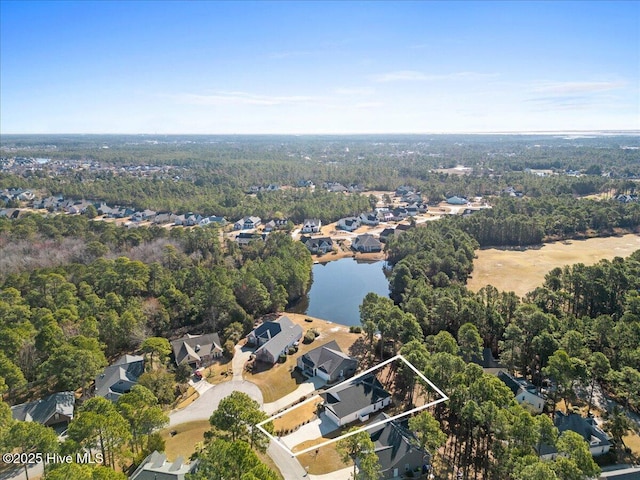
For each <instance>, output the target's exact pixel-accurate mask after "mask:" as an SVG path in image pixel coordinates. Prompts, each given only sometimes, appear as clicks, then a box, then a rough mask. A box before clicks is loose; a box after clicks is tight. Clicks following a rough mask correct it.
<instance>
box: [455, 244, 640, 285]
mask: <svg viewBox="0 0 640 480" xmlns="http://www.w3.org/2000/svg"><path fill="white" fill-rule="evenodd" d="M638 249H640V235H637V234H628V235H622V236H619V237H606V238H590V239H588V240H569V241H567V242H554V243H547V244H544V245H542V246H541V247H539V248H530V249H527V250H523V251H520V250H505V249H497V248H488V249H485V250H479V251H478V252H477V258H476V259H475V261H474V262H473V276H472V278H470V279H469V281H468V282H467V286H468V287H469V289H470V290H472V291H474V292H477V291H478V290H480V289H481V288H482V287H484V286H486V285H493V286H494V287H496V288H497V289H498V290H500V291H514V292H515V293H516V294H517V295H519V296H523V295H525V294H526V293H527V292H530V291H532V290H534V289H535V288H536V287H538V286H540V285H541V284H542V283H543V282H544V276H545V275H546V274H547V273H548V272H549V271H550V270H552V269H553V268H555V267H562V266H564V265H572V264H574V263H584V264H585V265H593V264H595V263H597V262H598V261H600V260H603V259H607V260H612V259H613V258H614V257H626V256H628V255H630V254H631V253H633V252H635V251H636V250H638Z"/></svg>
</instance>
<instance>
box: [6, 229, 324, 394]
mask: <svg viewBox="0 0 640 480" xmlns="http://www.w3.org/2000/svg"><path fill="white" fill-rule="evenodd" d="M25 222H27V219H25V220H24V221H23V220H19V221H17V222H15V223H14V222H10V224H9V226H7V225H4V228H3V230H2V233H0V239H1V240H2V241H0V245H2V247H0V248H2V249H3V250H2V254H3V255H2V256H3V258H4V254H5V253H6V252H7V251H8V250H7V249H10V248H11V245H12V244H13V242H14V241H18V242H20V240H17V239H16V237H22V238H25V237H23V235H25V234H27V237H26V238H27V240H22V241H29V242H34V243H36V244H38V243H40V245H44V244H46V241H45V239H44V233H42V232H45V231H48V232H49V234H51V233H52V230H53V229H55V230H56V232H57V234H58V235H60V236H61V237H62V238H61V240H60V241H61V242H64V241H66V240H68V239H70V238H72V237H71V236H72V235H74V234H76V235H77V237H75V236H73V238H76V239H77V241H78V243H79V244H81V245H82V248H80V249H79V250H80V251H79V252H76V253H77V254H78V255H77V258H74V259H66V260H67V261H66V262H65V261H61V262H60V263H58V264H56V265H52V266H51V267H50V268H31V269H27V270H24V269H22V268H20V265H15V264H12V263H11V261H13V262H16V260H17V257H13V258H12V259H11V260H9V261H6V262H5V263H4V266H8V267H9V268H7V269H6V270H5V269H3V272H2V273H3V275H2V278H1V279H0V379H1V380H2V385H3V391H5V390H6V389H7V388H9V389H14V390H15V389H16V388H18V387H22V386H24V385H25V384H26V383H27V382H34V381H38V382H40V384H41V386H42V388H43V389H44V390H45V391H46V390H49V391H52V390H60V389H74V390H75V389H77V388H80V387H84V386H86V385H87V384H88V383H89V382H90V381H91V380H92V379H93V378H94V377H95V375H96V374H97V372H98V371H100V369H101V368H103V367H104V366H105V364H106V359H105V355H106V356H107V357H112V356H114V355H117V354H119V353H120V352H124V351H131V350H134V349H136V348H138V347H139V345H140V344H141V343H142V341H143V340H144V339H145V338H147V337H149V336H152V335H153V336H160V337H177V336H180V335H182V334H184V333H186V332H190V333H198V332H211V331H217V332H221V334H222V337H223V338H224V340H231V343H232V344H233V343H235V342H237V341H238V340H239V339H240V338H241V337H242V335H243V334H245V333H247V332H248V330H250V328H251V327H252V325H253V321H254V317H256V316H260V315H262V314H265V313H270V312H276V311H281V310H283V309H284V307H285V306H286V305H287V304H288V303H289V302H294V301H296V300H297V299H298V298H299V297H300V296H302V295H304V294H305V293H306V292H307V290H308V289H309V287H310V282H311V267H312V260H311V256H310V254H309V252H308V251H307V249H306V248H305V247H304V246H303V245H302V244H301V243H300V242H294V241H293V240H292V239H291V237H290V236H289V235H287V234H284V233H273V234H271V235H270V236H269V237H268V238H267V240H266V241H264V242H263V241H256V242H254V243H253V244H251V245H250V246H249V247H247V248H245V249H239V248H238V247H237V246H236V245H235V244H234V243H230V244H229V245H228V247H227V248H225V249H223V248H222V246H221V245H220V243H219V232H218V230H217V229H215V228H199V229H194V230H191V231H189V230H183V229H180V231H179V233H174V234H173V235H171V236H167V234H166V231H165V232H162V229H157V230H155V231H154V230H147V229H137V230H136V231H135V232H136V233H137V234H138V235H139V237H137V238H136V241H135V242H133V243H135V245H133V244H132V243H128V241H127V240H125V239H126V238H127V235H128V233H127V230H126V229H123V228H117V227H113V226H107V224H103V225H99V224H100V223H102V222H89V221H88V220H86V219H83V218H81V217H53V218H42V217H40V218H37V217H36V218H32V219H31V220H30V221H29V222H27V223H26V224H25ZM30 222H33V223H30ZM27 226H28V228H27ZM71 226H75V227H77V229H76V230H75V231H74V229H73V228H72V227H71ZM25 229H27V232H25ZM65 229H68V230H65ZM95 229H97V230H98V231H96V230H95ZM103 229H104V230H103ZM176 232H177V231H176ZM63 235H68V236H63ZM54 237H55V235H54ZM51 241H55V240H51ZM62 245H64V244H62ZM52 246H53V245H49V247H52ZM61 260H65V259H61ZM27 263H28V262H27Z"/></svg>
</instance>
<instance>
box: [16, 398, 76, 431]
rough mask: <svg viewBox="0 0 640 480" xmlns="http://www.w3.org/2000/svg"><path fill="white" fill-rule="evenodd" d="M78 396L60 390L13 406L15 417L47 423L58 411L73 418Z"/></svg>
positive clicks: (26, 420) (25, 420)
mask: <svg viewBox="0 0 640 480" xmlns="http://www.w3.org/2000/svg"><path fill="white" fill-rule="evenodd" d="M75 403H76V397H75V394H74V393H73V392H58V393H54V394H53V395H49V396H48V397H45V398H41V399H40V400H36V401H34V402H28V403H22V404H20V405H14V406H13V407H11V415H12V416H13V418H14V419H16V420H20V421H23V422H36V423H42V424H45V423H47V422H48V421H49V420H50V419H51V417H53V416H54V415H55V414H56V413H59V414H60V415H65V416H67V417H69V418H73V407H74V405H75Z"/></svg>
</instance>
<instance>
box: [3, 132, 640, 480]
mask: <svg viewBox="0 0 640 480" xmlns="http://www.w3.org/2000/svg"><path fill="white" fill-rule="evenodd" d="M639 146H640V145H638V137H634V136H605V137H595V138H570V137H560V136H558V137H551V136H549V137H542V136H473V137H471V136H428V137H419V136H392V137H385V138H384V139H383V138H379V137H375V136H373V137H372V136H361V137H347V138H343V137H331V136H324V137H278V136H269V137H242V136H238V137H199V136H193V137H191V136H187V137H145V136H129V137H116V136H87V137H81V138H80V137H70V136H65V137H63V136H50V137H46V138H41V137H29V136H3V137H2V139H1V145H0V147H1V149H2V156H3V159H2V161H3V162H4V163H2V164H0V165H1V166H2V170H0V190H1V189H4V188H18V187H21V188H29V189H32V190H34V191H36V192H38V194H39V195H42V196H46V195H63V196H64V197H65V198H72V199H92V200H96V201H105V202H108V203H112V204H119V205H129V206H133V207H136V208H141V209H142V208H150V209H157V210H170V211H173V212H176V213H183V212H187V211H197V212H201V213H203V214H209V215H212V214H216V215H225V216H228V217H229V218H231V219H236V218H240V217H243V216H245V215H259V216H261V217H263V218H288V219H290V220H292V221H294V222H300V221H302V220H303V219H305V218H320V219H321V220H322V221H323V222H330V221H334V220H336V219H338V218H340V217H344V216H346V215H351V214H359V213H361V212H364V211H368V210H370V209H371V208H372V204H373V201H372V199H371V198H370V197H369V195H368V193H367V192H366V191H365V192H362V193H359V191H356V192H353V193H348V194H342V193H339V194H335V193H330V192H327V191H326V190H325V189H323V188H321V185H322V183H323V182H325V181H333V182H341V183H343V184H344V185H352V184H357V185H359V186H360V187H362V188H363V189H369V190H374V189H375V190H385V191H393V190H394V189H395V188H397V187H398V186H400V185H412V186H414V188H415V189H416V190H419V191H420V192H421V193H422V195H423V198H424V199H425V200H428V201H429V203H430V204H437V203H438V202H440V201H441V200H443V199H445V198H447V197H448V196H451V195H460V196H465V197H467V198H472V197H475V196H482V197H483V199H484V201H486V202H488V203H489V204H490V205H491V207H492V208H490V209H483V210H481V211H478V212H475V213H473V214H470V215H460V216H450V217H447V218H444V219H441V220H439V221H437V222H428V225H426V226H424V225H423V226H420V227H418V228H411V229H410V230H408V231H407V232H405V233H403V234H402V235H394V236H393V237H392V239H390V240H389V242H388V243H387V245H386V248H385V252H386V255H387V260H388V267H387V273H388V278H389V290H390V295H389V297H379V296H377V295H374V294H369V295H368V296H367V297H366V298H365V300H364V301H363V304H362V306H361V321H362V328H363V330H364V332H365V335H366V338H367V340H368V341H369V342H370V347H371V348H370V350H371V353H372V354H373V353H374V352H375V353H376V354H377V355H379V356H380V357H384V356H388V355H390V354H393V353H397V352H400V353H403V354H404V355H405V356H406V357H407V358H408V359H410V360H411V362H412V363H413V364H414V365H416V366H417V367H418V368H420V369H421V370H422V371H423V372H424V373H425V374H426V375H427V376H428V377H429V378H431V379H432V380H433V381H434V382H435V383H436V384H437V385H438V386H440V388H442V389H443V390H444V391H445V392H447V394H448V395H449V396H450V401H449V402H446V403H445V404H442V405H439V406H438V407H437V408H436V410H435V411H434V412H433V414H434V418H437V421H436V423H437V425H434V424H433V422H432V419H431V420H430V419H429V418H426V417H425V418H421V419H420V421H423V423H422V424H420V422H418V421H417V420H416V421H415V424H416V430H419V428H422V427H420V425H423V426H424V428H427V427H429V428H430V429H431V430H430V431H431V432H432V433H431V434H429V435H428V437H429V438H431V439H432V441H431V443H428V445H430V449H431V450H433V451H434V452H436V451H437V452H439V453H437V454H435V460H434V465H436V466H439V467H441V468H443V471H444V465H459V466H460V468H461V471H462V472H463V475H464V478H474V479H477V478H500V479H514V480H528V479H534V478H545V479H553V478H558V479H563V480H564V479H567V480H569V479H580V478H586V477H589V476H593V475H594V474H595V473H597V471H598V467H597V465H595V463H593V460H592V459H591V457H590V455H588V452H587V455H586V456H585V454H584V446H583V445H581V443H580V442H577V441H576V439H575V438H572V436H571V435H563V436H560V437H559V438H557V437H558V435H557V431H556V430H555V429H554V427H553V425H552V424H551V420H550V417H549V416H547V415H540V416H536V417H534V416H532V415H531V414H530V413H529V412H528V411H526V410H525V409H524V408H523V407H521V406H519V405H518V404H517V403H516V402H515V401H514V399H513V395H512V394H511V392H510V391H509V390H508V389H507V388H506V387H505V385H504V384H502V383H501V382H500V381H498V380H497V379H496V378H495V377H492V376H488V375H486V374H484V373H483V372H482V370H481V368H480V367H479V366H478V365H476V364H475V363H474V362H473V360H476V359H477V358H478V357H479V356H480V355H481V352H482V348H483V347H487V348H490V349H491V351H492V352H493V354H494V355H496V356H497V357H498V358H499V360H500V362H501V363H502V364H503V365H504V366H505V367H506V368H507V369H508V370H510V371H511V372H513V373H516V374H519V375H522V376H524V377H526V378H527V379H529V380H530V381H531V382H533V384H534V385H536V386H538V387H545V388H549V383H550V384H551V385H552V387H551V388H549V392H550V395H549V405H548V410H549V411H550V412H553V411H554V410H556V409H557V408H559V406H560V405H562V406H563V407H562V408H565V409H569V408H570V406H572V405H581V404H584V403H585V402H587V403H588V407H589V409H590V408H591V407H592V404H591V403H592V394H593V391H594V389H596V388H602V389H604V391H605V392H606V393H607V394H608V395H609V396H610V397H611V398H613V399H614V400H616V401H617V402H618V404H619V405H620V406H621V408H622V410H621V412H618V413H617V414H615V415H612V416H611V417H610V418H609V419H608V422H607V428H608V430H609V431H610V432H611V434H612V436H613V437H614V440H616V441H617V443H618V444H620V440H621V438H622V437H623V436H624V434H625V433H626V432H627V431H629V430H630V429H631V425H630V424H629V423H628V422H627V423H625V421H626V419H627V417H626V415H625V414H624V412H625V411H631V410H635V411H638V410H639V409H640V397H639V392H640V293H639V292H640V252H636V253H634V254H632V255H631V256H629V257H628V258H624V259H623V258H615V259H614V260H612V261H601V262H599V263H597V264H596V265H593V266H585V265H583V264H577V265H573V266H561V265H559V266H558V268H555V269H553V270H552V271H550V272H549V273H548V275H547V276H546V278H545V281H544V283H543V284H542V285H540V286H539V287H538V288H536V289H535V290H534V291H532V292H530V293H529V294H528V295H526V296H525V297H524V298H519V297H517V296H516V295H515V294H514V293H513V292H499V291H497V290H496V289H495V288H493V287H491V286H488V287H485V288H483V289H482V290H480V291H479V292H477V293H473V292H471V291H470V290H468V289H467V288H466V286H465V284H466V280H467V278H468V276H469V275H470V274H471V273H472V270H473V260H474V257H475V251H476V250H477V249H478V248H480V247H487V246H513V247H525V246H529V245H537V244H540V243H541V242H544V241H550V240H561V239H569V238H584V237H589V236H595V235H612V234H616V233H619V232H623V231H626V232H637V231H638V227H639V226H640V203H638V202H637V201H636V202H630V203H623V202H620V201H618V200H617V199H616V195H618V194H622V193H625V194H636V193H637V182H636V179H637V178H638V176H640V162H639V161H638V150H637V148H638V147H639ZM106 147H108V148H106ZM16 157H24V158H31V157H34V158H47V159H49V162H48V163H47V165H48V166H47V167H46V169H42V170H39V169H30V168H16V167H15V165H13V164H11V166H9V162H8V161H6V160H7V159H8V158H12V159H13V158H16ZM87 165H88V166H87ZM457 165H465V166H468V167H469V168H470V171H469V172H468V174H464V175H461V174H456V173H453V172H451V171H450V170H446V169H450V168H452V167H455V166H457ZM5 166H6V168H5ZM147 166H153V167H159V168H157V169H149V170H148V171H147V170H145V168H144V167H147ZM130 167H141V168H130ZM528 169H548V170H553V172H554V175H552V176H544V177H543V176H538V175H536V174H533V173H531V172H530V171H527V170H528ZM567 172H573V173H572V174H568V173H567ZM576 172H577V173H576ZM301 180H311V181H313V182H314V183H315V184H316V189H315V190H312V189H309V188H306V187H296V185H298V182H299V181H301ZM272 183H273V184H279V185H283V186H287V187H291V188H283V189H279V190H276V191H273V192H266V191H265V192H259V193H257V194H248V193H247V191H248V189H249V188H250V187H251V186H253V185H267V184H272ZM294 187H295V188H294ZM507 188H510V189H511V192H518V195H517V196H516V195H511V194H510V193H509V191H507V190H506V189H507ZM358 190H359V189H358ZM585 197H586V198H585ZM5 203H8V202H5ZM10 206H12V207H13V206H15V205H10ZM223 238H224V237H223V235H222V234H221V231H220V230H219V229H218V228H217V227H213V226H207V227H203V228H195V229H183V228H172V229H166V228H161V227H157V226H150V227H146V228H136V229H127V228H123V227H119V226H116V225H115V224H113V223H108V222H102V221H92V220H90V219H89V218H87V216H86V215H50V216H45V215H42V214H39V213H38V214H36V213H33V214H24V215H20V217H19V218H15V219H11V218H7V217H2V216H0V393H2V394H3V395H4V399H6V400H7V401H8V402H9V403H11V404H15V403H19V402H20V401H24V400H28V399H32V398H38V397H41V396H44V395H46V394H47V393H51V392H55V391H60V390H64V389H73V390H76V389H77V390H82V391H83V393H86V392H85V391H88V390H89V387H90V384H91V381H92V380H93V379H94V378H95V376H96V374H97V373H98V372H100V371H101V370H102V369H103V368H104V367H105V366H106V365H107V364H108V363H110V362H111V361H112V360H113V359H115V358H117V357H118V356H119V355H121V354H123V353H128V352H134V351H142V352H145V354H147V355H150V358H151V362H150V363H151V368H150V370H149V371H148V372H147V373H145V375H146V377H145V378H142V377H141V380H140V388H138V389H136V390H135V391H132V392H131V394H127V395H129V396H123V397H122V398H121V400H120V401H119V402H118V403H117V404H111V403H110V402H107V403H104V402H101V400H100V399H95V398H94V399H91V400H86V399H85V401H84V402H83V404H82V406H81V407H80V410H79V414H78V415H77V417H76V419H75V420H74V422H72V424H71V426H70V429H69V438H70V441H69V440H68V441H67V442H65V443H64V444H62V446H59V445H58V444H57V440H56V439H55V438H53V437H51V434H50V432H48V431H47V429H46V428H45V427H43V428H45V429H44V430H42V429H39V427H32V426H29V427H24V426H16V425H19V424H21V423H22V422H12V421H11V420H10V412H9V410H8V407H7V404H6V403H4V402H0V446H7V447H10V448H19V447H24V448H26V447H25V445H27V444H28V445H30V447H29V448H32V449H33V448H36V447H38V448H48V449H51V450H50V451H54V450H56V449H62V450H60V451H61V452H66V451H67V450H68V451H69V452H71V451H74V449H76V450H78V449H82V448H97V447H96V446H97V445H98V444H99V443H102V444H103V446H104V450H103V452H102V453H103V455H104V456H105V459H106V462H105V466H106V467H117V466H121V465H125V464H126V465H131V464H135V463H136V462H139V461H140V460H141V459H142V458H144V456H145V455H146V454H147V453H149V452H151V451H153V450H154V449H162V442H161V441H160V439H159V438H158V437H157V435H155V434H154V432H155V431H156V430H157V428H158V427H159V426H162V425H165V424H166V418H165V416H164V413H163V408H166V406H167V405H169V404H171V402H172V401H173V400H174V398H175V397H176V394H177V393H179V391H180V388H182V387H180V386H178V387H177V388H176V385H177V384H178V385H180V384H181V383H182V382H183V381H184V379H185V378H186V376H187V375H188V374H189V372H186V371H184V369H179V368H174V367H172V366H171V365H172V363H171V362H169V361H167V356H168V355H169V351H170V349H168V346H167V344H166V340H164V342H163V341H162V340H163V339H171V338H176V337H178V336H181V335H183V334H184V333H187V332H188V333H202V332H210V331H218V332H220V333H221V337H222V341H223V343H224V347H225V349H226V350H227V351H228V352H230V353H231V352H232V351H233V347H234V345H235V344H236V343H237V342H238V340H239V339H240V338H242V336H243V335H245V334H246V333H247V332H248V331H249V330H250V329H251V328H252V326H253V325H254V322H255V320H256V319H257V318H259V317H261V316H263V315H265V314H269V313H273V312H279V311H283V310H284V309H285V307H286V306H287V305H289V304H291V303H294V302H295V301H296V300H298V299H299V298H300V297H301V296H303V295H304V294H305V293H306V292H307V291H308V289H309V287H310V285H311V281H312V278H311V269H312V258H311V256H310V254H309V253H308V251H307V249H306V248H305V247H304V245H303V244H302V243H301V242H297V241H294V240H293V239H292V238H291V236H290V235H289V234H288V233H283V232H280V233H278V232H276V233H271V234H270V235H269V236H268V237H267V238H266V240H265V241H262V240H259V241H254V242H251V243H250V244H249V245H248V246H246V247H239V246H238V245H237V244H236V243H234V242H231V241H226V242H225V241H224V240H223ZM376 338H378V340H376ZM376 341H377V342H378V343H377V344H376ZM154 356H156V357H157V359H158V361H157V362H155V364H154V361H153V358H154ZM585 399H586V400H585ZM236 400H237V399H236ZM244 403H245V405H246V404H248V402H246V401H244ZM143 414H144V415H143ZM247 415H249V416H250V417H251V419H252V421H254V420H255V419H256V418H258V416H257V415H255V412H250V413H248V414H247ZM141 418H143V419H145V422H146V423H144V425H143V424H141V423H140V421H141V420H140V419H141ZM416 418H417V417H416ZM106 419H109V422H107V423H108V426H109V429H110V430H107V431H99V430H100V429H99V428H98V426H99V425H100V424H101V422H103V421H104V422H106ZM218 420H219V419H218ZM254 423H255V422H254ZM211 424H212V427H213V432H214V433H215V435H217V436H218V437H219V438H216V439H214V436H215V435H214V433H212V434H211V435H210V436H209V440H208V442H207V444H206V445H205V446H204V447H203V449H202V450H201V451H200V452H199V458H200V459H201V461H202V462H203V465H205V466H206V470H204V471H205V472H209V473H203V474H201V475H199V476H197V477H194V478H205V476H206V475H209V474H210V475H212V476H216V475H217V477H216V478H222V477H225V478H227V477H229V478H231V477H233V478H244V477H242V475H240V473H239V471H238V465H245V466H246V468H247V470H250V471H251V472H253V473H252V474H251V475H252V476H247V477H246V478H252V479H253V478H261V479H264V480H271V479H272V478H277V477H276V476H275V474H274V473H273V472H272V471H271V470H269V469H268V468H267V467H265V466H264V465H263V464H262V463H261V461H260V459H259V458H258V456H256V455H255V454H253V455H252V454H251V453H249V452H251V451H252V447H254V445H253V444H252V442H253V441H254V440H255V439H253V438H251V437H247V436H246V435H245V434H246V432H244V431H243V435H241V436H240V437H239V438H235V436H233V435H229V434H228V433H225V430H224V428H221V427H220V424H219V423H216V419H215V418H213V417H212V419H211ZM28 429H33V431H31V430H29V431H27V430H28ZM436 430H437V431H436ZM438 431H439V432H440V433H441V434H442V433H444V435H442V436H441V435H438V434H437V432H438ZM433 432H435V433H433ZM100 435H106V436H108V441H107V437H104V438H103V437H101V436H100ZM28 438H33V439H34V442H35V441H36V440H37V442H40V443H29V442H27V440H26V439H28ZM425 438H426V437H425ZM433 438H436V439H437V438H441V439H442V441H433ZM425 442H426V440H425ZM541 443H545V444H556V446H557V448H558V450H559V451H561V452H564V453H565V455H566V456H565V457H559V458H558V459H556V460H555V461H553V462H542V461H540V460H539V458H538V457H537V455H536V448H537V447H539V445H540V444H541ZM34 445H35V446H34ZM425 445H427V443H425ZM25 451H26V450H25ZM229 459H236V460H237V461H236V460H234V461H229ZM241 461H242V462H245V463H239V462H241ZM106 467H104V470H101V469H100V468H103V467H100V468H96V469H93V470H91V469H89V468H88V467H87V468H86V469H80V467H78V468H79V469H78V470H77V471H75V470H74V471H71V469H73V468H76V467H64V468H58V469H53V470H51V471H50V472H48V473H47V476H46V478H47V479H56V478H70V477H73V478H105V479H106V478H114V479H120V478H122V476H121V475H120V474H116V473H115V472H114V471H113V470H110V469H107V468H106ZM65 468H68V469H69V471H67V470H65ZM106 470H109V473H105V471H106ZM65 475H66V477H65Z"/></svg>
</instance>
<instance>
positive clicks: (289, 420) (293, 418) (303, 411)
mask: <svg viewBox="0 0 640 480" xmlns="http://www.w3.org/2000/svg"><path fill="white" fill-rule="evenodd" d="M319 403H322V398H320V397H318V398H317V399H316V400H315V401H313V402H309V403H306V404H304V405H302V406H301V407H298V406H296V407H294V408H292V409H291V410H290V411H289V412H287V413H285V414H284V415H283V416H282V417H280V418H276V419H275V420H274V421H273V428H274V430H275V431H278V430H291V429H292V428H295V427H297V426H298V425H301V424H302V422H304V421H305V420H311V419H313V418H315V416H316V410H317V408H318V404H319Z"/></svg>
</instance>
